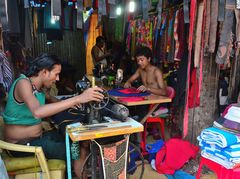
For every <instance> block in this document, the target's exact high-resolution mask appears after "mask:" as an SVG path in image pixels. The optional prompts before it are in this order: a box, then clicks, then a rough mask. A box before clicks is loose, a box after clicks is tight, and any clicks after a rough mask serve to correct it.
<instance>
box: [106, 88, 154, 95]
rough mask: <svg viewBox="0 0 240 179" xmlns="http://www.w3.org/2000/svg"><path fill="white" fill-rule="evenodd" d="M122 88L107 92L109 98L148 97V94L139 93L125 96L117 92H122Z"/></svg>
mask: <svg viewBox="0 0 240 179" xmlns="http://www.w3.org/2000/svg"><path fill="white" fill-rule="evenodd" d="M123 89H124V88H115V89H111V90H108V94H109V95H111V96H120V97H139V96H149V95H150V93H149V92H141V93H133V94H131V93H130V94H125V93H122V92H120V91H119V90H123Z"/></svg>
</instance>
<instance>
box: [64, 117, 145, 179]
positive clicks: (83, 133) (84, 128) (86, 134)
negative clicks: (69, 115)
mask: <svg viewBox="0 0 240 179" xmlns="http://www.w3.org/2000/svg"><path fill="white" fill-rule="evenodd" d="M142 131H143V125H142V124H140V123H139V122H137V121H135V120H133V119H132V118H128V119H127V120H126V121H125V122H121V121H110V122H106V123H100V124H92V125H82V124H81V123H74V124H71V125H68V126H67V128H66V153H67V171H68V179H72V175H71V157H70V141H69V137H70V138H71V140H72V141H74V142H76V141H83V140H94V139H97V138H104V137H111V136H118V135H130V134H132V133H137V132H142Z"/></svg>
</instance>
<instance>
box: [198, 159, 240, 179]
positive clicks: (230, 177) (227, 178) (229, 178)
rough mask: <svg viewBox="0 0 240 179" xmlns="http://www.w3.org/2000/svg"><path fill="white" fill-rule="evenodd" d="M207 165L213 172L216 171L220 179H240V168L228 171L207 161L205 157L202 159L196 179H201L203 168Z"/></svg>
mask: <svg viewBox="0 0 240 179" xmlns="http://www.w3.org/2000/svg"><path fill="white" fill-rule="evenodd" d="M203 165H205V166H207V167H208V168H209V169H211V170H212V171H214V172H215V173H216V175H217V177H218V179H238V178H240V168H234V169H227V168H225V167H224V166H222V165H220V164H218V163H216V162H214V161H212V160H210V159H207V158H205V157H203V156H202V157H201V160H200V164H199V168H198V171H197V175H196V179H200V176H201V170H202V166H203Z"/></svg>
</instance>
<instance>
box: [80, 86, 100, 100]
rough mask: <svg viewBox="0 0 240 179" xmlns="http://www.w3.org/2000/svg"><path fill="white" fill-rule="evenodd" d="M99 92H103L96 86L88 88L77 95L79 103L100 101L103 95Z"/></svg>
mask: <svg viewBox="0 0 240 179" xmlns="http://www.w3.org/2000/svg"><path fill="white" fill-rule="evenodd" d="M101 92H103V90H102V89H101V88H99V87H97V86H95V87H93V88H88V89H87V90H85V91H84V92H83V93H82V94H80V95H79V96H78V97H79V98H78V99H79V103H87V102H90V101H97V102H100V101H102V100H103V98H104V95H103V94H102V93H101Z"/></svg>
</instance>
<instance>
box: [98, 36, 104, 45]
mask: <svg viewBox="0 0 240 179" xmlns="http://www.w3.org/2000/svg"><path fill="white" fill-rule="evenodd" d="M103 42H105V39H104V37H103V36H98V37H97V38H96V43H97V44H99V43H103Z"/></svg>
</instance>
